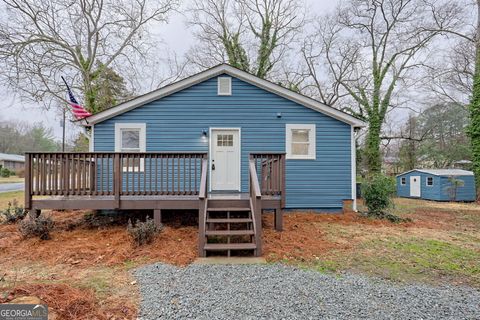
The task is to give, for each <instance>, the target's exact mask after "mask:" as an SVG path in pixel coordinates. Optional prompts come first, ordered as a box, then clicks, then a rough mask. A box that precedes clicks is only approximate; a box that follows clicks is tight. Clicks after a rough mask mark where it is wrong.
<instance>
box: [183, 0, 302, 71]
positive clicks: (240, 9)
mask: <svg viewBox="0 0 480 320" xmlns="http://www.w3.org/2000/svg"><path fill="white" fill-rule="evenodd" d="M190 12H191V16H190V22H189V23H190V25H192V26H195V27H197V31H196V32H195V35H196V37H197V39H198V40H199V45H198V46H195V48H192V50H191V51H190V53H189V59H190V61H191V62H192V63H194V64H196V65H197V66H200V67H202V68H205V67H210V66H212V65H214V64H218V63H222V62H228V63H230V64H231V65H233V66H235V67H237V68H240V69H242V70H246V71H249V72H252V73H254V74H255V75H257V76H259V77H261V78H266V77H268V75H269V73H270V72H271V71H272V70H273V68H274V67H275V65H277V64H278V63H279V61H281V60H282V59H283V58H284V57H285V55H286V52H287V51H288V49H289V46H290V44H291V43H292V42H293V41H294V39H295V36H296V35H297V34H298V32H299V31H300V30H301V28H302V27H303V25H304V21H305V15H304V9H303V7H302V6H301V4H300V2H299V1H298V0H237V1H231V0H195V1H194V4H193V7H192V8H191V10H190Z"/></svg>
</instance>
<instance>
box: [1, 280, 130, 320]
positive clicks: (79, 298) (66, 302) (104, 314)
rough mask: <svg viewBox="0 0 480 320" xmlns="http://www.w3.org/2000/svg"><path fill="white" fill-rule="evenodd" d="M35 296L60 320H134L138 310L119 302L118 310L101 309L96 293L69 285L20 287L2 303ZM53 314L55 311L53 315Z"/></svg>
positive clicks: (103, 307)
mask: <svg viewBox="0 0 480 320" xmlns="http://www.w3.org/2000/svg"><path fill="white" fill-rule="evenodd" d="M21 296H35V297H38V298H40V299H41V300H42V301H43V302H44V303H46V304H47V305H48V307H49V310H53V312H54V313H55V315H56V319H79V320H82V319H85V320H86V319H99V320H103V319H110V320H113V319H134V318H135V317H136V307H135V306H134V305H131V304H128V303H127V304H126V303H125V301H121V302H120V301H119V302H118V304H117V305H116V306H113V307H112V306H109V307H105V306H100V305H99V302H98V301H97V299H96V297H95V293H94V292H93V290H85V289H83V290H82V289H78V288H73V287H71V286H69V285H66V284H31V285H21V286H18V287H16V288H15V289H14V290H12V291H11V292H10V294H9V295H8V296H7V297H6V298H4V299H0V303H3V302H8V301H11V300H12V299H14V298H16V297H21ZM50 312H52V311H50Z"/></svg>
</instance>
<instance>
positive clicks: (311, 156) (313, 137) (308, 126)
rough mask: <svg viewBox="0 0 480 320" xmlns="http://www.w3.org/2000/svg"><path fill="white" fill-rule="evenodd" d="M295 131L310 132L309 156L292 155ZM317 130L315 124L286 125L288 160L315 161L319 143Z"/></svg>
mask: <svg viewBox="0 0 480 320" xmlns="http://www.w3.org/2000/svg"><path fill="white" fill-rule="evenodd" d="M293 129H300V130H302V129H305V130H310V133H311V135H309V138H308V139H309V143H310V145H309V148H308V155H293V154H292V130H293ZM316 136H317V130H316V126H315V124H286V125H285V144H286V145H285V152H286V154H287V155H286V158H287V159H299V160H315V159H316V157H317V143H316Z"/></svg>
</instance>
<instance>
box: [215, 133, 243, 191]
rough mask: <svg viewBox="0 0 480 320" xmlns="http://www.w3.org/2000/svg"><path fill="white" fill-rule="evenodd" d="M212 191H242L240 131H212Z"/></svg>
mask: <svg viewBox="0 0 480 320" xmlns="http://www.w3.org/2000/svg"><path fill="white" fill-rule="evenodd" d="M210 151H211V154H210V169H211V171H210V172H211V186H212V187H211V189H212V190H213V191H215V190H236V191H240V132H239V130H238V129H228V130H227V129H212V135H211V150H210Z"/></svg>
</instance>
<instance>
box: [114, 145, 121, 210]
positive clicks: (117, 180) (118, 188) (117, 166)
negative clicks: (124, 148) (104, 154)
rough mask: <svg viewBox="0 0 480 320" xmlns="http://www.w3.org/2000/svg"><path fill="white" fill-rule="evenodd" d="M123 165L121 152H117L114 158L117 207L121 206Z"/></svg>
mask: <svg viewBox="0 0 480 320" xmlns="http://www.w3.org/2000/svg"><path fill="white" fill-rule="evenodd" d="M121 184H122V166H121V163H120V154H119V153H115V156H114V158H113V191H114V196H115V208H114V209H118V208H120V192H121V189H122V185H121Z"/></svg>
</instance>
